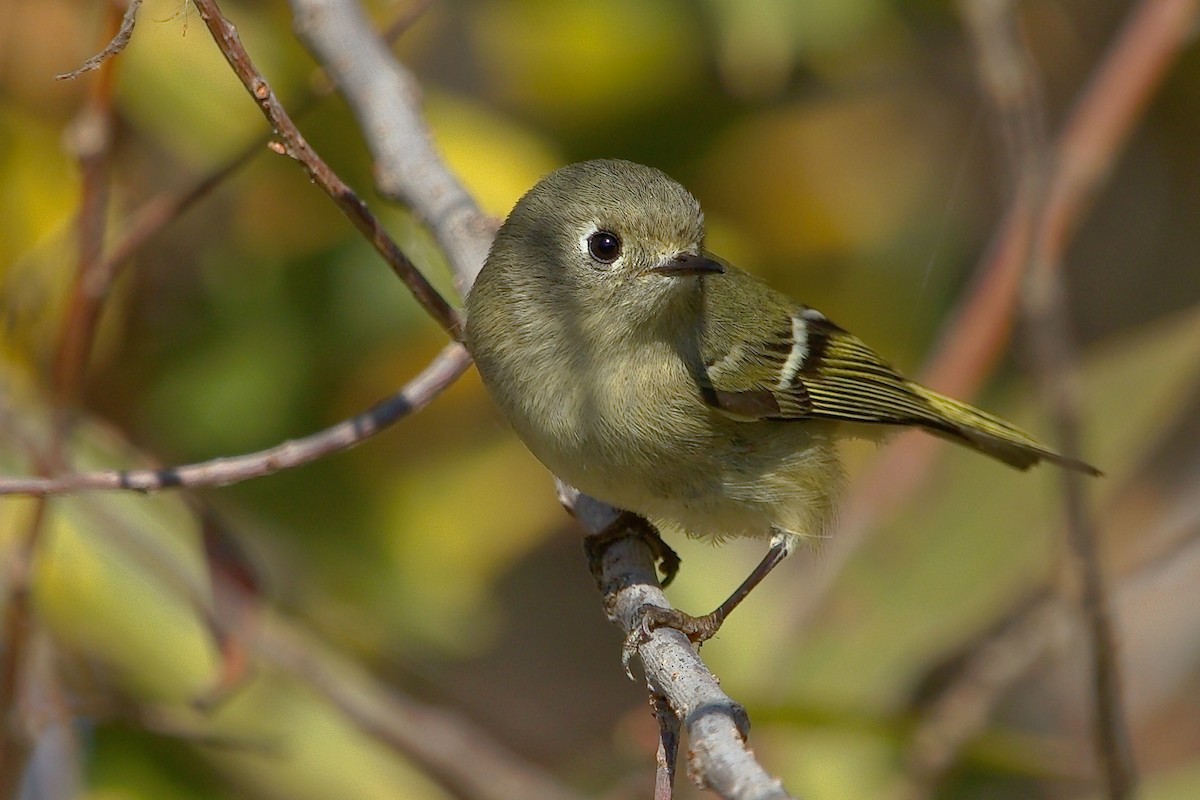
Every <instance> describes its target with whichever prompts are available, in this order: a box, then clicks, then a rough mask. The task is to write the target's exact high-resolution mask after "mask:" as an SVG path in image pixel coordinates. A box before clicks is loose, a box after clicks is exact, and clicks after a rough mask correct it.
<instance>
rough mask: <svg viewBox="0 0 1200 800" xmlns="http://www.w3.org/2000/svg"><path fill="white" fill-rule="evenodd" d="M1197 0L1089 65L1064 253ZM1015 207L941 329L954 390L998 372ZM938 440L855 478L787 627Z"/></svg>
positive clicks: (1065, 150)
mask: <svg viewBox="0 0 1200 800" xmlns="http://www.w3.org/2000/svg"><path fill="white" fill-rule="evenodd" d="M1198 6H1200V0H1143V2H1142V3H1141V4H1140V5H1139V7H1138V9H1137V10H1136V11H1135V13H1134V14H1133V15H1132V16H1131V17H1130V19H1129V21H1128V22H1127V23H1126V24H1125V26H1124V27H1123V29H1122V32H1121V34H1120V35H1119V36H1118V38H1117V41H1116V42H1115V44H1114V45H1113V46H1112V47H1111V48H1110V49H1109V51H1108V52H1107V53H1106V54H1105V56H1104V58H1103V60H1102V61H1101V63H1100V64H1099V65H1098V66H1097V67H1096V69H1095V70H1093V72H1092V77H1091V79H1090V80H1089V82H1088V84H1087V86H1086V88H1085V89H1084V90H1083V92H1082V93H1081V94H1080V96H1079V98H1078V99H1077V100H1076V101H1075V103H1074V105H1073V107H1072V109H1071V111H1070V112H1069V114H1068V116H1067V118H1066V122H1065V124H1064V125H1063V127H1062V130H1061V132H1060V133H1059V135H1058V137H1057V139H1056V143H1055V148H1054V158H1053V172H1052V174H1051V176H1050V179H1049V185H1048V188H1047V190H1046V196H1047V198H1048V199H1046V201H1045V202H1044V204H1043V205H1042V213H1041V217H1040V219H1038V220H1037V221H1036V225H1037V226H1038V227H1040V228H1041V229H1042V230H1044V231H1047V232H1048V233H1053V234H1054V237H1055V241H1056V247H1058V248H1059V249H1060V251H1061V250H1062V249H1063V248H1065V247H1066V246H1067V244H1068V241H1069V238H1070V235H1071V233H1072V232H1073V231H1074V230H1075V229H1076V227H1077V226H1078V224H1079V222H1080V220H1081V219H1083V217H1084V216H1085V215H1086V214H1087V212H1088V210H1089V209H1090V207H1091V200H1092V198H1093V197H1095V195H1096V193H1097V192H1098V190H1099V188H1100V186H1101V185H1102V184H1103V183H1104V181H1105V179H1106V178H1107V177H1108V174H1109V172H1110V170H1111V165H1112V164H1113V162H1114V161H1116V159H1117V157H1118V155H1119V153H1120V152H1121V148H1122V147H1123V146H1124V144H1125V142H1126V140H1127V139H1128V137H1129V134H1130V132H1131V130H1132V129H1133V126H1134V125H1135V124H1136V123H1137V121H1138V120H1139V118H1140V117H1139V113H1140V111H1141V110H1142V109H1143V108H1144V107H1145V106H1146V104H1147V102H1148V101H1149V98H1151V97H1152V96H1153V94H1154V92H1155V91H1156V90H1157V89H1158V87H1159V86H1160V85H1161V84H1162V81H1163V79H1164V77H1165V76H1166V73H1167V69H1168V67H1169V66H1170V65H1171V63H1173V61H1174V59H1175V58H1176V57H1178V55H1179V52H1180V50H1181V48H1182V46H1183V44H1184V43H1185V42H1186V41H1187V37H1188V35H1189V33H1188V32H1189V31H1190V30H1192V28H1193V25H1194V20H1195V17H1196V14H1197V7H1198ZM1025 202H1026V198H1024V197H1022V196H1018V197H1015V198H1014V199H1013V205H1012V207H1011V208H1010V209H1009V211H1008V213H1007V214H1006V215H1005V218H1004V220H1003V222H1002V223H1001V224H1000V226H999V227H998V228H997V230H996V233H995V234H994V235H993V237H992V240H991V242H990V243H989V245H988V247H987V248H986V250H985V253H984V256H983V258H982V259H981V261H980V263H979V266H978V267H977V269H976V278H975V280H974V281H973V283H972V285H971V288H970V289H969V290H968V292H967V294H966V295H965V296H964V297H963V299H962V300H961V301H960V302H959V303H958V305H957V307H956V308H955V309H954V311H953V312H952V313H951V315H950V317H949V319H948V321H947V322H946V324H945V325H944V326H943V328H942V333H941V334H940V336H939V341H938V344H937V345H936V347H935V349H934V354H933V356H932V357H931V358H930V360H929V362H928V364H927V365H926V367H925V368H924V369H923V370H922V371H921V381H922V382H923V383H927V384H929V385H930V386H932V387H934V388H936V389H938V390H939V391H943V392H946V393H947V394H950V395H953V396H955V397H966V398H969V397H971V396H973V395H974V394H976V393H977V392H978V390H979V388H980V386H981V385H982V383H983V381H984V380H985V379H986V377H987V376H988V375H989V374H990V373H991V371H992V369H994V367H995V365H996V363H997V361H998V360H999V358H1000V356H1001V355H1002V353H1003V349H1004V345H1005V344H1006V342H1007V341H1008V339H1009V337H1010V335H1011V329H1012V322H1013V317H1014V313H1015V310H1016V304H1017V298H1018V294H1019V289H1020V285H1021V273H1022V269H1023V266H1024V261H1023V259H1022V257H1021V254H1023V253H1027V252H1028V248H1029V246H1030V240H1031V237H1032V235H1033V228H1034V225H1035V222H1034V221H1033V220H1031V219H1030V215H1029V213H1028V210H1027V209H1025V208H1024V203H1025ZM943 450H944V448H943V447H942V446H941V445H940V443H939V442H938V441H937V440H935V439H933V438H931V437H928V436H922V435H919V434H915V435H904V436H900V437H897V439H896V441H895V442H894V443H893V444H891V445H890V446H888V447H887V448H885V449H884V451H883V452H882V453H881V454H880V456H879V457H878V458H877V459H876V460H875V462H874V464H872V466H871V467H870V468H869V469H868V470H867V471H866V473H865V474H864V475H863V476H862V477H861V478H860V479H859V480H857V481H856V482H855V485H854V489H853V491H852V492H851V494H850V496H849V497H848V498H847V501H846V503H845V508H844V510H843V512H842V515H841V517H840V519H839V523H838V529H837V532H836V535H834V536H832V537H831V539H830V541H829V543H828V544H827V545H826V546H825V547H824V548H823V550H822V554H821V558H819V559H814V560H812V561H810V562H808V563H807V564H805V565H804V566H803V567H801V568H802V569H803V570H804V573H805V574H804V575H803V576H802V577H801V578H800V579H799V580H797V581H796V586H797V589H796V592H795V594H794V596H793V597H791V598H789V602H788V612H787V613H788V615H789V616H788V620H787V623H786V624H787V625H788V627H789V629H790V630H792V631H793V632H798V631H799V630H800V629H802V628H803V627H805V626H806V625H807V624H808V623H809V622H810V621H811V620H813V619H814V618H815V614H816V611H817V610H818V609H819V608H820V607H821V605H822V604H823V603H824V601H825V599H826V598H827V597H828V596H829V594H830V591H831V590H832V588H833V586H834V585H835V584H836V582H837V578H838V576H839V575H840V574H841V573H842V571H843V570H844V568H845V566H846V565H847V564H848V563H849V562H850V559H851V557H852V556H853V554H854V553H855V552H856V551H857V550H858V548H859V547H861V546H862V544H863V542H865V541H866V539H867V537H868V536H869V534H870V532H871V531H873V530H876V529H877V527H878V522H879V520H880V519H881V518H882V517H884V516H885V515H886V514H888V513H889V512H890V511H891V510H893V509H894V508H895V507H896V506H897V505H899V503H900V502H901V501H902V500H903V499H904V498H906V497H910V496H912V493H913V492H914V491H915V490H916V489H917V488H918V487H919V486H920V485H921V484H922V483H924V481H925V480H926V479H927V478H928V476H929V475H930V473H931V472H932V468H933V466H934V463H935V461H936V458H937V455H938V453H940V452H943Z"/></svg>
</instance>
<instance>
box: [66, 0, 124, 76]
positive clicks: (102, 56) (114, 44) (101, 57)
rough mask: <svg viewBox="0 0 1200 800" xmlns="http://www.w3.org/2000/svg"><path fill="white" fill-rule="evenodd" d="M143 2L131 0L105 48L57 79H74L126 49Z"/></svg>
mask: <svg viewBox="0 0 1200 800" xmlns="http://www.w3.org/2000/svg"><path fill="white" fill-rule="evenodd" d="M141 4H142V0H129V5H127V6H126V7H125V14H124V15H123V16H122V17H121V27H120V28H119V29H118V30H117V33H116V35H115V36H113V38H112V40H111V41H109V43H108V44H107V45H106V46H105V48H104V49H103V50H101V51H100V52H99V53H97V54H96V55H94V56H92V57H91V58H89V59H88V60H87V61H85V62H83V65H82V66H80V67H79V68H78V69H73V70H71V71H70V72H64V73H62V74H61V75H55V76H54V79H55V80H56V81H69V80H74V79H75V78H78V77H79V76H80V75H82V74H84V73H85V72H91V71H92V70H94V69H99V68H100V65H101V64H103V63H104V62H105V61H107V60H108V59H110V58H112V57H113V56H115V55H117V54H118V53H120V52H121V51H122V50H124V49H125V45H127V44H129V37H131V36H133V26H134V25H136V24H137V12H138V7H139V6H140V5H141Z"/></svg>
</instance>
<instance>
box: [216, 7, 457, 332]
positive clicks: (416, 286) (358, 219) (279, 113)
mask: <svg viewBox="0 0 1200 800" xmlns="http://www.w3.org/2000/svg"><path fill="white" fill-rule="evenodd" d="M195 3H196V8H197V9H198V10H199V11H200V17H201V19H203V20H204V24H205V25H207V26H208V29H209V31H210V32H211V33H212V36H213V39H214V40H215V41H216V43H217V46H218V47H219V48H220V49H221V52H222V54H224V56H225V60H226V61H228V62H229V65H230V66H231V67H232V68H233V71H234V73H236V74H237V76H238V78H240V79H241V81H242V84H243V85H244V86H245V87H246V90H247V91H249V92H250V95H251V96H252V97H253V98H254V100H255V102H256V103H257V104H258V107H259V109H260V110H261V111H262V113H263V115H264V116H265V117H266V118H267V121H268V122H270V123H271V127H272V128H273V129H274V130H275V132H276V133H277V134H278V135H279V137H280V140H281V141H280V144H279V146H278V150H277V152H280V153H282V154H283V155H286V156H288V157H289V158H292V159H294V160H296V161H298V162H299V163H300V164H301V165H302V166H303V167H304V169H305V171H306V172H307V173H308V175H309V177H310V178H311V179H312V180H313V182H314V183H316V184H317V185H318V186H320V187H321V189H323V190H324V191H325V193H326V194H328V195H329V197H330V198H331V199H332V200H333V201H334V203H335V204H336V205H337V206H338V208H339V209H341V211H342V213H343V214H345V215H346V217H347V218H348V219H349V220H350V221H351V222H352V223H354V226H355V227H356V228H358V230H359V231H360V232H361V233H362V234H363V235H364V236H366V237H367V240H368V241H370V242H371V244H372V246H373V247H374V248H375V249H376V251H378V252H379V254H380V255H381V256H383V259H384V261H386V262H387V264H388V266H390V267H391V268H392V271H393V272H395V273H396V275H397V277H399V278H400V280H401V281H403V282H404V285H405V286H407V287H408V288H409V291H411V292H412V293H413V296H414V297H415V298H416V299H417V302H419V303H420V304H421V306H422V307H423V308H424V309H425V310H426V311H427V312H428V313H429V315H430V316H432V317H433V318H434V319H435V320H436V321H437V322H438V324H439V325H441V326H442V328H443V329H444V330H445V331H446V332H447V333H449V334H450V335H451V336H453V337H454V338H455V339H457V338H458V337H459V336H460V335H461V328H462V319H461V314H460V313H459V312H458V311H457V310H456V309H454V308H453V307H451V306H450V304H449V303H447V302H446V300H445V298H443V297H442V296H441V295H440V294H438V292H437V290H436V289H434V288H433V285H432V284H430V283H429V281H428V280H427V279H426V278H425V276H424V275H422V274H421V271H420V270H418V269H417V267H416V265H414V264H413V263H412V261H411V260H409V258H408V256H407V255H405V254H404V251H402V250H401V249H400V247H399V245H397V244H396V242H395V241H394V240H393V239H392V238H391V237H390V236H389V235H388V234H387V232H386V231H385V230H384V229H383V226H382V225H381V224H380V223H379V220H377V219H376V218H375V216H374V215H373V214H371V212H370V211H369V210H368V209H367V207H366V204H364V203H363V201H362V200H360V199H359V197H358V195H356V194H355V193H354V191H353V190H352V189H351V188H350V187H349V186H347V185H346V183H345V182H344V181H343V180H342V179H341V178H340V177H338V175H337V173H335V172H334V171H333V170H332V169H330V167H329V165H328V164H326V163H325V161H324V160H323V159H322V158H321V157H320V156H318V155H317V153H316V151H314V150H313V149H312V147H310V146H309V144H308V141H307V140H306V139H305V138H304V136H303V134H301V133H300V130H299V129H298V128H297V127H296V125H295V123H294V122H292V119H291V117H289V116H288V114H287V112H286V111H285V110H284V108H283V106H282V105H281V104H280V102H279V100H278V99H277V98H276V97H275V93H274V92H273V91H272V90H271V87H270V85H269V84H268V83H267V80H266V78H264V77H263V75H262V73H260V72H259V71H258V69H257V68H256V67H255V66H254V62H253V61H252V60H251V59H250V54H249V53H247V52H246V48H245V47H243V46H242V42H241V39H240V37H239V36H238V33H237V29H236V28H235V27H234V25H233V23H231V22H230V21H229V20H228V19H226V18H225V16H224V15H223V14H222V13H221V10H220V8H219V7H218V6H217V3H216V1H215V0H195Z"/></svg>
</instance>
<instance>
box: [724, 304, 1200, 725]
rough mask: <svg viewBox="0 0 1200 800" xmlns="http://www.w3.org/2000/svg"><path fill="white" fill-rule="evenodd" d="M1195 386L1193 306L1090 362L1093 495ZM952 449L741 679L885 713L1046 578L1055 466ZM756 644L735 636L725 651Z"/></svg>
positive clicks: (1034, 401)
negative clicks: (1095, 468)
mask: <svg viewBox="0 0 1200 800" xmlns="http://www.w3.org/2000/svg"><path fill="white" fill-rule="evenodd" d="M1198 379H1200V310H1195V309H1194V310H1193V311H1191V312H1190V313H1188V314H1183V315H1180V316H1178V317H1176V318H1173V319H1168V320H1164V321H1161V322H1159V323H1156V324H1154V325H1149V326H1146V328H1145V329H1143V330H1142V331H1140V332H1137V333H1134V334H1128V335H1124V336H1121V337H1119V338H1118V339H1116V340H1114V341H1112V342H1110V343H1108V344H1107V345H1106V346H1103V347H1100V348H1097V350H1096V352H1095V353H1093V354H1089V355H1088V356H1087V357H1086V359H1085V361H1084V386H1085V387H1087V393H1086V395H1085V397H1086V402H1087V409H1086V413H1087V418H1088V426H1087V432H1088V436H1087V438H1086V442H1087V444H1086V446H1085V448H1086V452H1085V455H1086V456H1087V457H1088V458H1089V459H1091V460H1093V461H1095V462H1096V463H1098V464H1099V465H1100V466H1101V467H1102V468H1103V469H1105V470H1106V471H1107V473H1108V477H1105V478H1100V479H1097V481H1096V482H1095V483H1094V484H1093V485H1092V491H1093V494H1094V495H1095V496H1098V497H1099V496H1103V495H1105V494H1108V493H1111V492H1113V491H1115V490H1116V489H1117V488H1118V486H1119V485H1120V479H1121V476H1122V475H1123V474H1125V473H1126V472H1127V471H1128V470H1129V469H1130V468H1131V467H1132V466H1133V465H1135V464H1136V463H1137V462H1138V460H1139V459H1140V458H1141V457H1142V454H1144V453H1145V452H1146V449H1147V448H1149V447H1150V446H1151V445H1152V444H1153V443H1154V442H1155V441H1156V440H1157V439H1158V438H1160V437H1161V436H1162V434H1163V433H1164V432H1165V431H1166V430H1169V429H1170V427H1171V426H1172V425H1174V424H1175V422H1176V421H1177V414H1178V413H1179V409H1180V408H1182V407H1184V404H1183V403H1182V400H1183V398H1184V397H1186V396H1187V395H1188V394H1189V393H1191V392H1193V391H1195V388H1196V385H1197V380H1198ZM983 405H984V406H985V407H986V408H989V409H993V410H996V411H998V412H999V413H1000V414H1001V416H1005V417H1007V418H1010V419H1012V420H1014V421H1015V422H1017V423H1018V424H1021V425H1022V426H1024V427H1026V428H1027V429H1029V430H1034V431H1038V430H1044V429H1045V427H1046V426H1045V423H1044V422H1042V423H1040V424H1038V423H1035V422H1033V421H1030V419H1029V418H1030V417H1031V416H1032V413H1033V411H1034V409H1039V408H1040V405H1041V401H1040V399H1039V398H1038V397H1037V396H1035V395H1031V394H1029V393H1028V392H1027V391H1026V392H1023V393H1022V395H1021V399H1020V401H1019V406H1016V407H1014V405H1013V403H1011V402H1010V403H998V404H997V403H984V404H983ZM945 446H946V447H947V449H948V452H947V453H946V456H945V459H946V460H945V463H944V465H943V466H942V467H941V468H940V469H939V473H938V478H937V479H936V481H935V482H934V483H933V484H931V485H930V486H929V487H927V488H926V490H925V491H924V492H923V493H922V494H921V496H919V497H917V498H914V499H915V502H914V503H911V504H909V505H908V507H907V508H906V509H905V510H903V511H901V512H900V514H899V515H898V517H897V519H896V520H895V521H894V522H892V523H891V524H889V525H888V528H887V529H886V530H883V531H879V532H878V533H877V534H876V535H874V536H872V537H871V538H870V539H869V540H868V542H867V545H866V546H865V547H864V548H863V549H862V550H861V551H860V552H859V554H858V557H857V558H856V559H855V560H854V561H852V562H851V564H850V566H849V568H848V569H847V571H846V573H845V574H844V576H843V578H842V584H841V587H840V589H839V590H838V591H836V592H835V593H834V594H833V596H832V597H831V598H830V599H829V600H828V601H827V602H826V604H825V606H824V608H823V611H822V613H821V615H820V617H819V618H818V621H817V623H816V625H815V626H814V628H813V630H812V631H811V633H810V635H809V636H807V637H805V638H804V640H803V641H787V642H784V643H782V644H781V646H778V647H773V646H770V645H769V642H772V641H778V639H779V638H780V637H778V636H776V637H774V638H773V639H770V638H769V639H767V640H766V642H764V643H760V644H758V645H755V646H756V647H757V654H758V655H759V656H760V658H759V659H756V660H755V662H754V663H753V664H752V665H745V666H747V667H748V668H749V673H748V674H747V673H745V672H743V673H742V679H748V680H750V681H752V682H753V683H755V684H757V685H759V686H760V687H761V689H762V690H763V691H767V690H768V689H769V687H771V686H772V685H774V682H775V681H777V680H778V675H779V674H780V671H781V670H785V669H786V670H787V672H788V674H790V675H793V676H794V677H793V678H792V685H793V686H794V691H795V692H796V694H795V697H797V698H805V697H812V698H818V697H819V698H821V699H822V701H824V702H833V703H844V704H846V705H849V706H852V707H853V706H861V705H863V704H865V705H866V706H868V707H879V706H884V707H890V706H892V705H894V704H896V703H899V702H901V701H902V700H903V698H904V697H905V695H906V692H907V690H908V679H907V678H904V677H900V676H911V675H915V674H917V673H919V672H920V670H921V669H923V667H924V665H925V664H927V663H928V661H929V659H930V657H931V655H933V654H937V653H941V652H945V651H946V650H947V649H948V648H949V647H951V646H952V644H953V643H954V642H957V641H960V640H961V639H962V638H963V637H965V636H966V635H968V634H969V633H971V632H972V631H975V630H977V629H978V628H979V627H980V626H982V625H984V624H986V622H987V620H989V619H991V618H992V616H993V615H994V614H995V613H997V612H998V611H1000V610H1001V609H1003V608H1005V607H1006V604H1007V603H1008V602H1009V600H1010V599H1011V598H1012V597H1013V595H1014V593H1016V592H1018V591H1020V589H1021V588H1022V587H1024V586H1027V585H1029V584H1031V583H1034V582H1036V581H1039V580H1041V579H1043V578H1044V577H1045V576H1046V573H1047V570H1048V569H1049V567H1050V565H1051V564H1053V563H1054V558H1053V557H1052V553H1053V550H1052V548H1054V547H1055V546H1056V543H1057V537H1058V536H1059V527H1060V513H1061V512H1060V511H1059V504H1060V502H1061V501H1060V489H1059V486H1060V480H1059V475H1058V474H1056V470H1055V469H1054V468H1053V467H1046V466H1043V467H1040V468H1038V469H1036V470H1033V471H1031V472H1029V473H1020V472H1017V471H1015V470H1011V469H1006V468H1005V467H1003V466H1002V465H998V464H996V463H994V462H993V461H992V460H990V459H987V458H983V457H981V456H979V455H978V454H976V453H972V452H969V451H967V450H965V449H962V448H954V447H953V446H952V445H949V444H947V445H945ZM1018 498H1019V501H1018V500H1017V499H1018ZM799 557H800V558H805V557H808V556H805V555H803V554H801V555H800V556H799ZM815 557H816V558H820V555H819V554H818V555H817V556H815ZM784 573H785V574H786V566H785V568H784ZM772 577H773V578H774V577H775V576H772ZM762 590H766V591H768V593H769V595H768V598H765V599H763V600H761V601H759V602H760V603H761V605H760V608H772V607H780V608H786V607H787V604H788V602H789V601H788V599H787V596H788V587H787V586H786V580H778V579H777V580H774V581H768V582H767V583H766V584H764V586H763V587H761V589H760V590H759V591H762ZM799 590H800V591H803V589H802V588H800V589H799ZM757 594H758V592H756V595H757ZM771 595H773V596H771ZM760 613H761V612H760ZM785 616H786V615H785ZM731 627H732V628H733V630H732V631H731V632H730V633H729V634H728V635H729V636H730V637H731V638H732V637H737V636H739V635H740V633H741V631H740V629H739V627H738V626H731ZM751 630H753V629H751ZM726 636H727V634H726V632H725V631H722V638H725V637H726ZM764 644H767V646H765V647H764V646H763V645H764ZM725 646H726V645H724V644H722V649H724V647H725ZM751 646H752V645H751V643H750V642H748V641H742V640H740V639H738V640H735V641H731V642H730V644H729V645H728V647H729V648H730V649H731V650H737V649H738V648H739V647H751ZM707 652H708V651H706V653H707ZM713 652H714V653H715V652H716V649H715V648H714V649H713ZM710 660H711V659H710Z"/></svg>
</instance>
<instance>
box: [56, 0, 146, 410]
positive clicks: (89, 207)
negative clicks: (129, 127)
mask: <svg viewBox="0 0 1200 800" xmlns="http://www.w3.org/2000/svg"><path fill="white" fill-rule="evenodd" d="M107 8H108V22H109V25H110V26H112V27H117V26H120V28H121V30H124V29H125V28H126V26H128V28H129V30H130V31H132V29H133V18H134V15H135V14H136V12H137V4H135V3H131V4H130V5H129V6H128V7H127V8H126V11H125V16H124V18H123V19H122V18H121V17H119V16H118V15H117V5H116V3H115V2H110V3H109V4H107ZM120 39H121V34H120V33H118V34H117V35H116V37H115V38H113V40H112V41H113V43H115V42H117V41H118V40H120ZM127 40H128V33H126V35H125V41H127ZM123 47H124V43H123V42H122V44H121V45H120V46H117V47H115V49H114V44H112V43H110V44H109V47H108V48H106V50H105V53H108V52H109V50H112V52H113V53H115V52H119V51H120V49H122V48H123ZM102 56H103V54H102ZM102 56H96V59H98V60H97V61H96V65H95V66H94V67H91V68H90V69H99V75H98V76H97V78H96V80H95V81H93V82H92V83H91V85H90V86H89V91H88V97H87V101H86V102H85V103H84V105H83V108H82V109H81V110H80V112H79V114H78V115H77V116H76V117H75V119H74V120H73V121H72V123H71V126H70V128H69V136H68V138H67V141H68V142H69V146H70V148H71V149H72V150H73V151H74V152H75V156H76V157H77V158H78V159H79V167H80V178H81V181H80V182H81V189H80V202H79V216H78V236H79V241H78V245H79V250H78V252H79V263H78V266H77V267H76V271H75V279H74V282H73V283H72V286H71V294H70V296H69V298H68V300H67V309H66V313H65V314H64V317H63V326H62V329H61V331H60V332H59V341H58V349H57V351H56V353H55V359H54V368H53V376H52V380H51V383H52V385H53V387H54V390H55V393H56V394H57V395H58V398H59V400H60V401H65V402H74V401H75V400H77V399H78V395H79V390H80V388H81V386H82V384H83V374H84V370H85V368H86V365H87V359H88V354H89V353H90V352H91V343H92V339H93V337H94V334H95V329H96V324H97V322H98V320H99V318H100V310H101V309H102V308H103V305H104V299H105V298H106V297H107V294H108V289H109V288H110V284H109V283H108V282H107V281H106V280H104V275H103V274H99V270H98V269H97V267H98V266H99V265H100V263H101V254H102V251H103V247H104V230H105V223H106V221H107V217H108V198H109V180H108V165H109V156H110V154H111V146H112V123H113V91H114V89H115V86H116V69H115V64H116V62H115V61H113V60H112V59H110V58H108V57H106V56H104V57H102ZM85 71H86V70H85Z"/></svg>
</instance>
